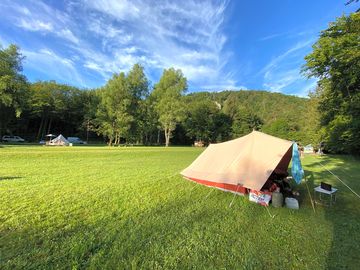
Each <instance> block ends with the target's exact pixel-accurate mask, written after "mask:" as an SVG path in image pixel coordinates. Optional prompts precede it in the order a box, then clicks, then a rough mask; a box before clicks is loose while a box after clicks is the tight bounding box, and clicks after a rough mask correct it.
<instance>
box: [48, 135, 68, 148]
mask: <svg viewBox="0 0 360 270" xmlns="http://www.w3.org/2000/svg"><path fill="white" fill-rule="evenodd" d="M49 145H58V146H68V145H69V142H68V140H67V139H65V137H64V136H63V135H61V134H60V135H59V136H57V137H56V138H55V139H52V140H51V141H50V142H49Z"/></svg>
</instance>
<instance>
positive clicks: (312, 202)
mask: <svg viewBox="0 0 360 270" xmlns="http://www.w3.org/2000/svg"><path fill="white" fill-rule="evenodd" d="M304 179H305V185H306V188H307V191H308V193H309V197H310V201H311V206H312V208H313V210H314V213H315V212H316V211H315V205H314V201H313V199H312V197H311V192H310V189H309V186H308V183H307V179H306V174H305V173H304Z"/></svg>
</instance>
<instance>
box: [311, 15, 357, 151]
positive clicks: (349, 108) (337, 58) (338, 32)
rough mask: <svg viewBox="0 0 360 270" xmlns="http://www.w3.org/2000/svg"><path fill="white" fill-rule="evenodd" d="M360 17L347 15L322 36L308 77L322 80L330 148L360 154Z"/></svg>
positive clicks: (320, 98) (323, 118)
mask: <svg viewBox="0 0 360 270" xmlns="http://www.w3.org/2000/svg"><path fill="white" fill-rule="evenodd" d="M359 37H360V13H358V12H356V13H353V14H350V15H349V16H345V15H343V16H342V17H340V18H338V19H337V20H336V21H335V22H333V23H331V24H330V25H329V27H328V29H326V30H324V31H322V32H321V34H320V38H319V40H318V41H317V42H316V43H315V44H314V45H313V51H312V53H310V54H309V55H307V56H306V57H305V60H306V61H307V63H306V65H305V66H304V73H305V74H307V76H309V77H318V78H319V81H318V88H317V92H316V96H317V98H318V109H319V112H320V124H321V126H323V127H324V128H323V131H324V139H325V140H326V142H327V147H328V148H329V150H331V151H333V152H345V153H360V135H359V134H360V129H359V123H358V122H359V120H358V119H359V118H360V106H359V100H360V38H359Z"/></svg>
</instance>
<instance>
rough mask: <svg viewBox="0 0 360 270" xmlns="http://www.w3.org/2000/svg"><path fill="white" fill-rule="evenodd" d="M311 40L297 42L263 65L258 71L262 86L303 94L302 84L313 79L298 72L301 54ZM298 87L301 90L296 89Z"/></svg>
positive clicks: (301, 59) (304, 51)
mask: <svg viewBox="0 0 360 270" xmlns="http://www.w3.org/2000/svg"><path fill="white" fill-rule="evenodd" d="M313 42H314V39H313V38H311V39H307V40H302V41H300V42H297V43H295V44H293V46H291V47H290V48H288V49H287V50H286V51H284V52H283V53H281V54H280V55H277V56H276V57H274V58H273V59H272V60H271V61H270V62H269V63H268V64H267V65H265V67H263V68H262V69H261V70H260V72H259V73H258V75H262V76H263V87H264V88H265V89H268V90H270V91H273V92H288V93H290V92H291V93H299V94H300V95H303V94H304V85H309V84H313V81H311V80H310V81H309V80H306V79H305V78H304V77H303V76H302V75H301V74H300V69H301V66H302V65H303V64H304V60H303V56H304V55H305V54H306V52H307V51H308V50H309V49H310V48H311V44H312V43H313ZM299 87H301V89H302V90H300V89H298V88H299ZM294 88H295V89H294Z"/></svg>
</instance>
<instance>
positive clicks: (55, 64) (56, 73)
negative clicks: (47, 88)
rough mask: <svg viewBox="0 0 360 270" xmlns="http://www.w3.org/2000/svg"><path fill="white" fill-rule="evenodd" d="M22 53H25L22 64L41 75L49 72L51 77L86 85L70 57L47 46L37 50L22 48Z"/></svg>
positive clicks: (46, 74) (64, 81)
mask: <svg viewBox="0 0 360 270" xmlns="http://www.w3.org/2000/svg"><path fill="white" fill-rule="evenodd" d="M23 53H24V54H25V55H26V59H25V63H24V66H25V67H27V68H31V69H33V70H36V71H37V73H39V74H42V76H44V77H47V76H48V75H49V74H51V79H56V80H58V81H60V82H63V83H66V82H67V83H69V82H70V83H71V84H77V85H82V86H84V87H86V86H87V85H86V83H85V82H84V81H83V79H82V76H81V75H80V74H79V72H78V70H77V68H76V66H75V63H74V62H73V61H72V60H71V59H67V58H64V56H60V55H58V54H56V53H55V52H53V51H52V50H50V49H47V48H43V49H41V50H39V51H37V52H35V51H28V50H23ZM37 79H42V78H37Z"/></svg>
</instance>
